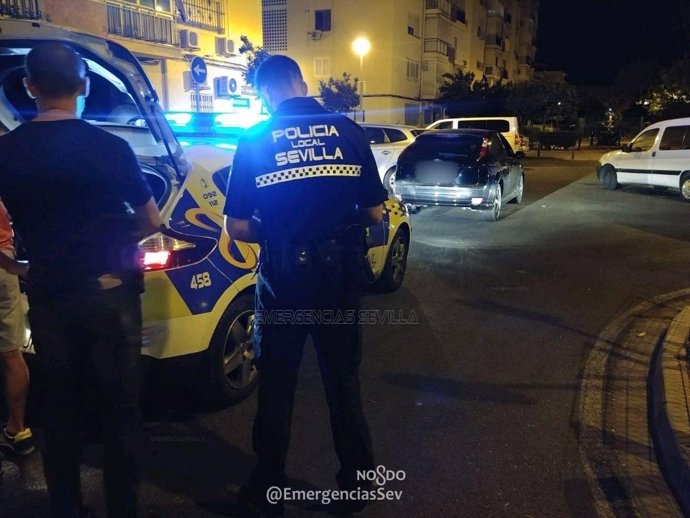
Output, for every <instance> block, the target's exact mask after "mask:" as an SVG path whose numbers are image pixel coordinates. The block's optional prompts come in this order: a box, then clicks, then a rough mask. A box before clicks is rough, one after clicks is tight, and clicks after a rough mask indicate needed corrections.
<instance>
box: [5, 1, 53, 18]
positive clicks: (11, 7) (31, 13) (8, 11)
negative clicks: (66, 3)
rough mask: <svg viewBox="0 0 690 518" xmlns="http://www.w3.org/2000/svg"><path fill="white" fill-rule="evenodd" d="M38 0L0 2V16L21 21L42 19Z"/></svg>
mask: <svg viewBox="0 0 690 518" xmlns="http://www.w3.org/2000/svg"><path fill="white" fill-rule="evenodd" d="M41 7H42V6H41V1H40V0H0V16H9V17H10V18H19V19H22V20H40V19H41V18H43V11H42V10H41Z"/></svg>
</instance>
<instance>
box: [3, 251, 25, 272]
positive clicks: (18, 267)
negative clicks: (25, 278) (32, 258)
mask: <svg viewBox="0 0 690 518" xmlns="http://www.w3.org/2000/svg"><path fill="white" fill-rule="evenodd" d="M0 268H2V269H3V270H5V271H6V272H8V273H11V274H12V275H26V273H27V272H28V271H29V263H28V262H26V261H17V260H16V259H12V258H11V257H8V256H6V255H5V254H3V253H2V252H0Z"/></svg>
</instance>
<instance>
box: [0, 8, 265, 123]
mask: <svg viewBox="0 0 690 518" xmlns="http://www.w3.org/2000/svg"><path fill="white" fill-rule="evenodd" d="M0 15H3V16H8V17H12V18H29V19H36V20H38V21H41V20H43V21H49V22H51V23H54V24H56V25H60V26H62V27H66V28H72V29H75V30H77V31H80V32H88V33H91V34H96V35H99V36H103V37H107V38H109V39H112V40H114V41H117V42H118V43H121V44H122V45H124V46H125V47H127V48H128V49H129V50H130V51H131V52H132V53H133V54H134V55H135V56H137V58H138V59H139V60H140V62H141V63H142V65H143V66H144V69H145V71H146V73H147V75H148V76H149V78H150V79H151V82H152V83H153V85H154V87H155V89H156V92H157V93H158V96H159V99H160V103H161V106H162V107H163V109H164V110H181V111H190V110H192V111H194V110H201V111H224V112H230V113H238V115H242V114H246V113H250V112H251V113H255V112H256V113H258V112H259V111H260V106H259V103H258V101H257V99H256V95H255V93H254V91H253V89H252V88H251V87H250V86H249V85H246V84H245V81H244V77H243V74H242V73H243V71H244V70H245V69H246V58H245V56H243V55H240V53H239V47H240V45H241V42H240V36H241V35H246V36H248V37H249V39H250V40H251V41H255V42H260V41H261V3H260V0H0ZM195 57H201V58H202V59H203V60H204V62H205V64H206V69H207V79H206V81H205V82H204V83H203V84H200V85H199V84H196V83H195V82H194V81H193V79H192V74H191V70H190V65H191V61H192V59H194V58H195Z"/></svg>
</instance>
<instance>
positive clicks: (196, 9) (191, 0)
mask: <svg viewBox="0 0 690 518" xmlns="http://www.w3.org/2000/svg"><path fill="white" fill-rule="evenodd" d="M182 4H183V5H184V9H185V13H186V14H187V19H186V20H184V21H183V20H182V19H181V18H180V17H178V19H177V22H178V23H183V24H185V25H191V26H192V27H199V28H200V29H208V30H211V31H215V32H217V33H218V34H223V33H224V32H225V13H224V12H223V7H222V2H220V1H219V0H182Z"/></svg>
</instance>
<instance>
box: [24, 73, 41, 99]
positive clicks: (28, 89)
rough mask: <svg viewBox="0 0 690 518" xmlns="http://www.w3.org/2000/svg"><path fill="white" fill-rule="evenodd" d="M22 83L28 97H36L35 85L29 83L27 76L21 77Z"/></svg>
mask: <svg viewBox="0 0 690 518" xmlns="http://www.w3.org/2000/svg"><path fill="white" fill-rule="evenodd" d="M22 84H23V85H24V90H26V95H28V96H29V98H30V99H36V97H38V92H37V91H36V87H35V86H34V85H32V84H31V81H30V80H29V78H28V77H25V78H24V79H22Z"/></svg>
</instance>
